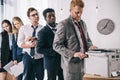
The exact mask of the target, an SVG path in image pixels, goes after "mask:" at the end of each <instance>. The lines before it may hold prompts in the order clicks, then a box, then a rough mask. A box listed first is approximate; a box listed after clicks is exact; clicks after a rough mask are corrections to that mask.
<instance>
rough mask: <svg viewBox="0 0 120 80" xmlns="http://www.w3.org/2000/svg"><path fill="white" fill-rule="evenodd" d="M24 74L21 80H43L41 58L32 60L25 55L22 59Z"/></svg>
mask: <svg viewBox="0 0 120 80" xmlns="http://www.w3.org/2000/svg"><path fill="white" fill-rule="evenodd" d="M23 64H24V72H23V80H35V78H36V79H37V80H43V78H44V67H43V58H41V59H33V58H31V57H30V56H29V55H28V54H27V53H26V54H24V57H23Z"/></svg>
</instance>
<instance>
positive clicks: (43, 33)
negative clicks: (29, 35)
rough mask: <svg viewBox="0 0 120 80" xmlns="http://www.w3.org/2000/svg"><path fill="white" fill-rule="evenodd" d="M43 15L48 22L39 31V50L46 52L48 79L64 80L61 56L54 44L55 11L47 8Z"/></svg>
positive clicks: (45, 61)
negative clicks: (55, 49) (54, 48)
mask: <svg viewBox="0 0 120 80" xmlns="http://www.w3.org/2000/svg"><path fill="white" fill-rule="evenodd" d="M43 16H44V18H45V20H46V22H47V24H46V26H44V28H43V29H41V30H40V31H39V32H38V42H37V48H36V49H37V52H38V53H42V54H44V64H45V65H44V66H45V68H46V69H47V75H48V80H56V76H57V75H58V80H63V71H62V69H61V67H60V66H61V64H60V63H61V56H60V55H59V54H58V53H57V52H55V51H54V50H53V47H52V44H53V40H54V33H55V31H56V30H55V28H56V23H55V20H56V17H55V11H54V10H53V9H51V8H47V9H45V10H44V11H43Z"/></svg>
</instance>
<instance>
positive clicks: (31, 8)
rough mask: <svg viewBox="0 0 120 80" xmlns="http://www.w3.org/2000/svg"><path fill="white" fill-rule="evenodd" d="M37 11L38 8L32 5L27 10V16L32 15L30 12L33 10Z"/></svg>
mask: <svg viewBox="0 0 120 80" xmlns="http://www.w3.org/2000/svg"><path fill="white" fill-rule="evenodd" d="M34 10H35V11H37V9H35V8H33V7H30V8H28V11H27V16H28V17H29V16H30V12H32V11H34Z"/></svg>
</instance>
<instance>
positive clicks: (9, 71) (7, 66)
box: [3, 61, 14, 75]
mask: <svg viewBox="0 0 120 80" xmlns="http://www.w3.org/2000/svg"><path fill="white" fill-rule="evenodd" d="M13 65H14V64H13V61H10V62H9V63H8V64H7V65H5V66H4V67H3V68H4V69H5V70H6V71H7V72H8V73H10V74H11V75H13V73H12V72H11V70H10V67H12V66H13Z"/></svg>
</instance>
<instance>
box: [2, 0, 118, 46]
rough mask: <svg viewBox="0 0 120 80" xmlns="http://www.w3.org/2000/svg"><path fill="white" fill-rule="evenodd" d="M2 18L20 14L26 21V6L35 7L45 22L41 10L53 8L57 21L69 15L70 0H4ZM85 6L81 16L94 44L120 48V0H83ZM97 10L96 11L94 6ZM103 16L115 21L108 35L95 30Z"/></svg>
mask: <svg viewBox="0 0 120 80" xmlns="http://www.w3.org/2000/svg"><path fill="white" fill-rule="evenodd" d="M5 1H6V6H5V7H4V9H5V10H4V11H5V12H4V18H8V19H10V20H11V19H12V17H13V16H20V17H21V18H22V20H23V21H24V22H25V23H26V22H28V19H27V16H26V11H27V8H28V7H35V8H37V9H38V11H39V13H40V23H41V24H45V21H44V18H43V15H42V11H43V10H44V9H45V8H47V7H50V8H53V9H55V12H56V18H57V22H59V21H61V20H63V19H65V18H67V17H68V16H69V4H70V1H71V0H24V1H23V0H5ZM84 2H85V8H84V12H83V15H82V18H83V19H84V21H85V22H86V24H87V28H88V32H89V35H90V37H91V39H92V41H93V43H94V45H96V46H98V47H100V48H120V45H119V44H120V41H119V40H120V35H119V30H120V27H119V25H120V15H119V14H120V9H119V8H120V0H84ZM97 6H98V11H97V12H96V7H97ZM103 18H110V19H112V20H113V21H114V23H115V30H114V31H113V32H112V33H111V34H109V35H102V34H100V33H98V31H97V23H98V21H99V20H101V19H103Z"/></svg>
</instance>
